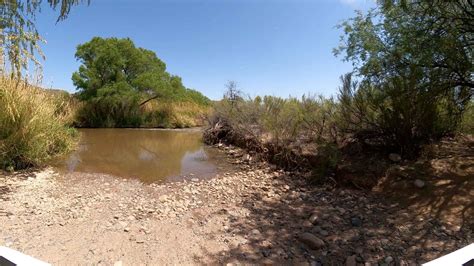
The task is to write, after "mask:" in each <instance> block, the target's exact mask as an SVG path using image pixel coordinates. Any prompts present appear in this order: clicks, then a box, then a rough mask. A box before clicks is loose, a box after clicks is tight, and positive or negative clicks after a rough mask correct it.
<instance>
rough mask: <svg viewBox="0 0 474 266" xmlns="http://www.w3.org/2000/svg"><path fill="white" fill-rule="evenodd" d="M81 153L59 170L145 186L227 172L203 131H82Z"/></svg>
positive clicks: (220, 155) (223, 161) (67, 160)
mask: <svg viewBox="0 0 474 266" xmlns="http://www.w3.org/2000/svg"><path fill="white" fill-rule="evenodd" d="M79 132H80V135H81V137H80V142H79V145H78V147H77V149H76V150H75V151H74V152H72V153H71V154H69V155H67V156H65V157H64V158H63V159H62V160H60V162H59V163H57V164H56V168H58V170H60V171H63V172H85V173H102V174H110V175H114V176H118V177H124V178H137V179H139V180H141V181H143V182H145V183H151V182H166V181H176V180H182V179H184V178H193V177H199V178H210V177H213V176H214V175H215V174H216V173H218V172H219V171H221V170H222V169H224V168H226V167H227V166H228V165H226V163H225V159H224V155H223V154H221V153H220V152H219V151H217V150H215V149H213V148H210V147H207V146H206V145H204V144H203V143H202V141H201V136H202V134H201V132H200V131H199V130H150V129H80V130H79Z"/></svg>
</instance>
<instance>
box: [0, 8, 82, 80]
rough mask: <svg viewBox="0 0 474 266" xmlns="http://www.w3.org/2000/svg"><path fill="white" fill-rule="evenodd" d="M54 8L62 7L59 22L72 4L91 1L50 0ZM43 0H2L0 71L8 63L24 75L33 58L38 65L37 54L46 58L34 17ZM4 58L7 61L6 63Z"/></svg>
mask: <svg viewBox="0 0 474 266" xmlns="http://www.w3.org/2000/svg"><path fill="white" fill-rule="evenodd" d="M44 2H47V4H48V5H49V6H50V7H51V8H53V9H54V10H56V9H59V15H58V21H60V20H63V19H65V18H66V17H67V16H68V14H69V12H70V11H71V7H72V6H74V5H77V4H79V3H81V2H88V3H89V2H90V0H61V1H60V0H47V1H44ZM42 3H43V0H25V1H22V0H0V70H1V71H2V72H3V71H4V70H3V67H4V66H5V65H6V64H7V63H8V64H9V66H10V68H11V73H12V74H13V75H16V76H20V75H21V71H22V70H23V69H27V67H28V63H29V62H30V61H33V62H34V63H35V64H36V65H37V66H39V61H38V60H37V58H36V56H35V53H38V54H39V55H40V56H41V57H44V56H43V54H42V52H41V49H40V46H39V43H40V42H41V41H42V38H41V36H40V35H39V33H38V31H37V29H36V27H35V16H36V14H37V13H38V12H39V11H40V9H41V5H42ZM4 58H6V59H7V61H8V62H4V61H3V60H4Z"/></svg>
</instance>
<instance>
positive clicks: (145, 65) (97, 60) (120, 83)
mask: <svg viewBox="0 0 474 266" xmlns="http://www.w3.org/2000/svg"><path fill="white" fill-rule="evenodd" d="M76 58H77V59H78V60H79V61H80V62H81V63H82V65H81V66H80V67H79V70H78V71H76V72H75V73H74V74H73V75H72V80H73V83H74V85H75V86H76V87H77V89H78V90H79V92H78V95H79V97H80V98H81V99H82V100H90V99H92V98H97V97H109V96H114V95H128V96H134V97H139V98H141V99H142V100H143V101H142V102H141V104H144V103H146V102H148V101H149V100H152V99H155V98H165V99H175V100H178V99H179V100H186V99H188V100H189V99H191V100H195V101H198V102H199V101H201V102H203V101H204V102H205V101H206V99H207V98H205V97H204V96H203V95H202V94H200V93H199V92H197V91H193V90H190V89H187V88H185V87H184V86H183V84H182V81H181V78H180V77H178V76H175V75H171V74H169V73H168V72H167V71H166V64H165V63H164V62H163V61H161V60H160V59H159V58H158V57H157V56H156V54H155V53H154V52H153V51H150V50H147V49H144V48H139V47H136V46H135V45H134V43H133V42H132V40H130V39H128V38H126V39H118V38H105V39H104V38H100V37H95V38H93V39H92V40H91V41H89V42H87V43H84V44H82V45H79V46H78V47H77V52H76Z"/></svg>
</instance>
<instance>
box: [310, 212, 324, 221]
mask: <svg viewBox="0 0 474 266" xmlns="http://www.w3.org/2000/svg"><path fill="white" fill-rule="evenodd" d="M320 218H321V217H320V216H319V214H317V213H313V214H311V216H310V217H309V221H310V222H311V223H312V224H317V223H318V220H320Z"/></svg>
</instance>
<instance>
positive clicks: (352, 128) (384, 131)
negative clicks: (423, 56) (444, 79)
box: [339, 71, 464, 157]
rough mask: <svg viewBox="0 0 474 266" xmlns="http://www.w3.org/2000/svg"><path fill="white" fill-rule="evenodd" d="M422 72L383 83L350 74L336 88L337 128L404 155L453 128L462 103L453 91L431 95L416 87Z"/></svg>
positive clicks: (450, 131) (459, 116)
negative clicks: (356, 78) (354, 79)
mask: <svg viewBox="0 0 474 266" xmlns="http://www.w3.org/2000/svg"><path fill="white" fill-rule="evenodd" d="M422 78H423V75H422V73H418V72H416V71H415V72H414V73H411V74H410V75H409V76H407V77H405V78H402V77H392V78H390V79H387V81H386V82H385V83H384V84H383V85H373V84H371V83H370V82H363V83H361V84H359V85H358V84H356V83H354V82H352V79H351V75H350V74H347V75H345V76H344V77H343V78H342V81H343V86H342V87H341V89H340V95H339V100H340V103H341V118H342V120H343V123H341V124H340V128H341V130H343V131H344V132H346V133H351V134H354V136H355V137H356V138H358V139H361V140H367V139H374V138H378V139H381V140H382V141H383V145H384V146H385V147H386V148H387V149H389V150H392V151H395V152H399V153H401V154H402V155H405V156H407V157H414V156H416V155H417V153H418V151H419V150H420V148H421V146H422V145H423V144H425V143H428V142H430V141H432V140H436V139H439V138H441V137H443V136H445V135H447V134H449V133H452V132H454V131H455V130H456V128H457V127H458V125H459V122H460V119H461V115H462V111H463V107H464V106H463V104H459V103H458V96H457V95H456V94H455V93H452V94H449V93H445V94H442V95H434V94H433V93H431V92H430V91H427V90H423V89H421V88H419V85H418V83H419V81H418V80H419V79H422Z"/></svg>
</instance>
